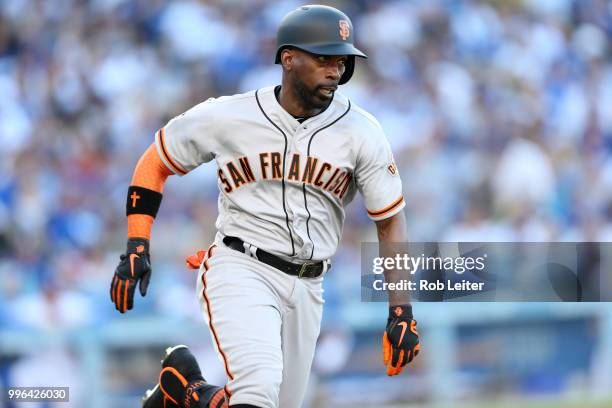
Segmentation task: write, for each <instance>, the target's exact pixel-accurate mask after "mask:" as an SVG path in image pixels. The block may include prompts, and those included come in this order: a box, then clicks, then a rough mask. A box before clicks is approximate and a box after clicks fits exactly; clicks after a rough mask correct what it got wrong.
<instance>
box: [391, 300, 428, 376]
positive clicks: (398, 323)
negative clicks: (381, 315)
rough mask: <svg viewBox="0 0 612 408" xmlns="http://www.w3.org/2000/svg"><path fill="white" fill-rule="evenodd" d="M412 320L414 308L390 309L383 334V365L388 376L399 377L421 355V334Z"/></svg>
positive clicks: (406, 306) (394, 307)
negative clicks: (406, 366)
mask: <svg viewBox="0 0 612 408" xmlns="http://www.w3.org/2000/svg"><path fill="white" fill-rule="evenodd" d="M416 324H417V322H416V320H413V318H412V306H410V305H400V306H393V307H390V308H389V319H387V327H386V328H385V333H384V334H383V344H382V348H383V363H384V364H385V365H386V366H387V375H389V376H393V375H398V374H399V373H401V372H402V370H403V369H404V366H405V365H406V364H408V363H410V362H411V361H412V359H413V358H414V357H415V356H416V355H417V354H419V350H420V349H421V344H420V343H419V332H418V331H417V329H416Z"/></svg>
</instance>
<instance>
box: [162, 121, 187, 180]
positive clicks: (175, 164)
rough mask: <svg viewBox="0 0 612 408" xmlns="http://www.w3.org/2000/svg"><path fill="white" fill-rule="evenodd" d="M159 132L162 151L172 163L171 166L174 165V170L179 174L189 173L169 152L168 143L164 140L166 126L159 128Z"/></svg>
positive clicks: (169, 162)
mask: <svg viewBox="0 0 612 408" xmlns="http://www.w3.org/2000/svg"><path fill="white" fill-rule="evenodd" d="M158 134H159V143H160V147H161V151H162V153H163V154H164V158H165V159H166V160H167V161H168V164H170V166H171V167H172V170H174V171H175V172H177V173H179V174H183V175H184V174H187V170H185V169H183V168H182V167H181V166H179V165H178V164H177V163H175V162H174V160H172V158H171V157H170V155H169V154H168V150H167V149H166V143H165V142H164V128H161V129H159V131H158Z"/></svg>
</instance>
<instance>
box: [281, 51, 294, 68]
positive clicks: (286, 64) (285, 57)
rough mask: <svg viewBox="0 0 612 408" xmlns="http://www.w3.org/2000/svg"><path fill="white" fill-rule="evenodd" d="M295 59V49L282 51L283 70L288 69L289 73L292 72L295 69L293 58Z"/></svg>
mask: <svg viewBox="0 0 612 408" xmlns="http://www.w3.org/2000/svg"><path fill="white" fill-rule="evenodd" d="M294 57H295V53H294V52H293V49H291V48H285V49H284V50H282V51H281V57H280V60H281V64H282V65H283V68H284V69H286V70H287V71H291V69H292V68H293V58H294Z"/></svg>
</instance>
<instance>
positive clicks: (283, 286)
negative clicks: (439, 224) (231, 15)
mask: <svg viewBox="0 0 612 408" xmlns="http://www.w3.org/2000/svg"><path fill="white" fill-rule="evenodd" d="M353 35H354V30H353V25H352V23H351V21H350V20H349V18H348V17H347V16H346V15H345V14H344V13H342V12H341V11H339V10H336V9H334V8H332V7H327V6H320V5H311V6H303V7H300V8H298V9H296V10H294V11H292V12H290V13H289V14H287V16H285V18H284V19H283V21H282V23H281V25H280V27H279V29H278V33H277V41H278V44H277V53H276V63H277V64H280V65H281V66H282V72H283V75H282V83H281V85H279V86H271V87H267V88H262V89H258V90H255V91H251V92H247V93H244V94H240V95H233V96H224V97H220V98H217V99H213V98H211V99H209V100H207V101H205V102H203V103H200V104H198V105H196V106H195V107H193V108H191V109H190V110H188V111H186V112H185V113H183V114H181V115H180V116H177V117H175V118H174V119H172V120H171V121H170V122H168V123H167V124H166V126H164V127H162V128H161V129H160V130H159V131H157V133H156V134H155V142H154V143H153V144H152V145H151V146H150V147H149V148H148V150H147V151H146V152H145V153H144V154H143V155H142V157H141V158H140V160H139V162H138V164H137V165H136V169H135V171H134V175H133V178H132V182H131V185H130V187H129V189H128V194H127V204H126V209H127V218H128V243H127V250H126V252H125V254H124V255H122V256H121V262H120V263H119V266H118V267H117V269H116V271H115V275H114V278H113V281H112V285H111V290H110V296H111V299H112V301H113V303H114V304H115V307H116V309H117V310H119V311H120V312H121V313H125V312H126V311H128V310H130V309H132V307H133V304H134V292H135V290H136V285H139V289H140V293H141V295H142V296H144V295H145V294H146V291H147V286H148V284H149V280H150V278H151V264H150V258H149V239H150V230H151V225H152V223H153V220H154V218H155V215H156V214H157V210H158V208H159V206H160V203H161V201H162V193H163V188H164V183H165V181H166V179H167V177H168V176H170V175H173V174H176V175H179V176H182V175H185V174H187V173H188V172H190V171H191V170H193V169H195V168H196V167H198V166H199V165H201V164H203V163H207V162H210V161H213V160H214V161H215V162H216V164H217V176H218V186H219V191H220V194H219V202H218V205H219V215H218V218H217V222H216V227H217V229H218V232H217V235H216V237H215V240H214V243H213V244H212V245H211V246H210V247H209V248H208V250H207V251H206V252H202V253H201V254H200V255H201V257H200V259H199V262H197V264H198V265H199V274H198V278H197V294H198V297H199V301H200V304H201V307H202V313H203V315H204V318H205V320H206V321H207V324H208V326H209V329H210V334H211V337H212V339H213V342H214V344H215V348H216V351H217V353H218V355H219V358H220V360H221V361H222V363H223V366H224V368H225V372H226V374H227V379H228V381H227V383H226V384H225V386H223V387H217V386H213V385H211V384H208V383H207V382H206V381H205V380H204V378H203V377H202V375H201V372H200V370H199V367H198V366H197V362H196V361H195V359H194V358H193V356H191V355H190V354H189V350H188V349H186V348H185V347H184V346H183V347H178V348H172V349H169V350H168V352H167V356H166V358H165V359H164V362H163V369H162V373H161V375H160V383H159V384H158V387H157V388H156V389H155V390H154V391H153V392H152V393H149V395H148V396H147V398H146V400H145V406H147V407H153V406H198V407H208V406H214V407H217V406H231V407H234V408H237V407H259V408H272V407H283V408H286V407H299V406H300V405H301V402H302V400H303V397H304V393H305V390H306V385H307V381H308V376H309V373H310V368H311V364H312V359H313V355H314V349H315V343H316V340H317V337H318V335H319V330H320V323H321V313H322V308H323V290H322V288H321V284H322V280H323V276H324V275H325V274H326V273H327V272H328V271H329V269H330V261H329V259H330V257H331V256H332V255H333V254H334V252H335V251H336V248H337V246H338V242H339V240H340V236H341V231H342V224H343V221H344V207H345V206H346V205H347V204H348V203H349V202H350V201H351V200H352V199H353V197H354V196H355V194H356V192H357V191H359V192H360V193H361V194H362V196H363V197H364V200H365V205H366V207H367V212H368V215H369V216H370V218H371V219H372V220H373V221H374V222H375V223H376V228H377V230H378V237H379V241H380V242H381V244H385V243H389V242H404V241H406V239H407V238H406V235H405V229H406V228H405V219H404V216H403V213H402V209H403V208H404V206H405V203H404V198H403V196H402V183H401V180H400V177H399V173H398V171H397V168H396V166H395V164H394V161H393V157H392V153H391V150H390V147H389V144H388V142H387V140H386V138H385V136H384V133H383V130H382V128H381V126H380V125H379V123H378V122H377V121H376V119H375V118H374V117H372V116H371V115H370V114H368V113H367V112H365V111H364V110H363V109H361V108H359V107H358V106H356V105H355V104H354V103H352V102H351V101H350V100H349V99H348V98H346V97H345V96H343V95H342V94H341V93H339V92H337V87H338V85H342V84H345V83H346V82H348V81H349V80H350V78H351V76H352V74H353V70H354V66H355V58H356V57H362V58H366V55H365V54H364V53H363V52H361V51H360V50H358V49H357V48H356V47H355V46H354V45H353ZM382 247H383V245H381V251H382ZM383 252H384V251H383ZM385 278H386V280H387V281H389V282H395V281H399V280H400V279H401V278H402V277H401V276H399V272H398V271H396V270H388V271H386V272H385ZM389 304H390V307H389V318H388V321H387V326H386V329H385V332H384V335H383V361H384V364H385V365H386V366H387V374H388V375H397V374H399V373H400V372H401V371H402V369H403V367H404V366H405V365H406V364H407V363H409V362H410V361H411V360H412V359H413V358H414V356H416V355H417V353H418V352H419V347H420V346H419V337H418V332H417V330H416V322H415V321H414V320H413V316H412V307H411V305H410V303H409V299H408V298H407V297H405V294H404V293H401V292H390V293H389Z"/></svg>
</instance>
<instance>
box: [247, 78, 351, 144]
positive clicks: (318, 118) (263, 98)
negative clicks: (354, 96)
mask: <svg viewBox="0 0 612 408" xmlns="http://www.w3.org/2000/svg"><path fill="white" fill-rule="evenodd" d="M274 88H275V87H274V86H270V87H266V88H261V89H259V90H258V91H257V97H258V99H259V103H260V105H261V109H262V110H263V111H264V112H265V114H266V115H267V116H268V117H269V118H270V120H272V121H273V122H274V123H275V124H276V125H277V126H279V127H281V128H283V129H284V130H287V131H289V132H291V133H295V132H296V131H297V130H298V129H299V128H300V127H311V128H319V127H321V126H325V125H327V124H328V123H331V122H333V121H334V120H336V119H337V118H338V117H339V116H340V115H342V114H343V113H344V111H346V107H347V106H348V99H347V98H346V97H345V96H344V95H342V94H340V93H339V92H338V91H336V92H335V93H334V99H333V100H332V101H331V103H330V105H329V106H328V107H327V109H325V110H324V111H323V112H321V113H319V114H318V115H315V116H312V117H310V118H308V119H306V120H304V121H303V122H302V123H300V122H299V121H298V120H297V119H296V118H294V117H293V116H292V115H291V114H290V113H289V112H287V111H286V110H285V109H284V108H283V107H282V106H281V105H280V103H278V101H277V100H276V96H275V94H274Z"/></svg>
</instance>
